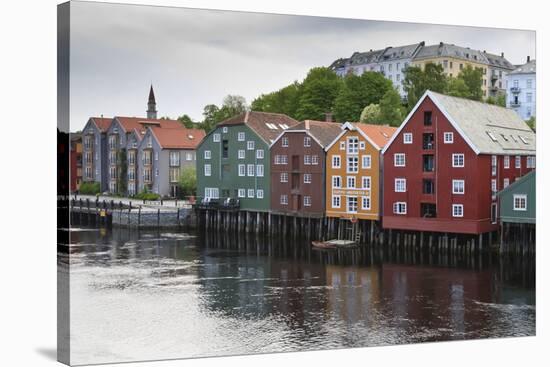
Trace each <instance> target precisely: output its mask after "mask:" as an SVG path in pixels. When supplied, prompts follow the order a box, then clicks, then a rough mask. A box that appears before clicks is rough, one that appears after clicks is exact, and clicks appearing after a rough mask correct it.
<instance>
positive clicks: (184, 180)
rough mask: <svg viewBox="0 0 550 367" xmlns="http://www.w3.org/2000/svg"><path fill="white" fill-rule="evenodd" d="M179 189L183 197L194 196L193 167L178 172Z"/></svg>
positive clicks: (195, 177)
mask: <svg viewBox="0 0 550 367" xmlns="http://www.w3.org/2000/svg"><path fill="white" fill-rule="evenodd" d="M179 187H180V189H181V193H182V194H183V195H184V196H191V195H195V194H196V192H197V170H196V169H195V167H185V168H183V169H182V170H181V171H180V179H179Z"/></svg>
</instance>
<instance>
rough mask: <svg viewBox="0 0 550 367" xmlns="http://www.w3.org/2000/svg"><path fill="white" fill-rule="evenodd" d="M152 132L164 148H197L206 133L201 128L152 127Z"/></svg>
mask: <svg viewBox="0 0 550 367" xmlns="http://www.w3.org/2000/svg"><path fill="white" fill-rule="evenodd" d="M151 132H152V133H153V135H154V136H155V138H156V139H157V141H158V142H159V144H160V146H161V147H162V148H163V149H196V148H197V146H198V145H199V143H200V142H201V141H202V139H203V138H204V136H205V135H206V133H205V132H204V130H201V129H187V128H185V127H182V126H181V124H180V127H179V128H178V129H170V128H168V129H167V128H165V127H152V128H151Z"/></svg>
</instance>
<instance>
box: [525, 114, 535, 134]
mask: <svg viewBox="0 0 550 367" xmlns="http://www.w3.org/2000/svg"><path fill="white" fill-rule="evenodd" d="M525 122H526V123H527V125H529V127H530V128H531V130H533V131H537V118H536V117H535V116H531V118H530V119H529V120H527V121H525Z"/></svg>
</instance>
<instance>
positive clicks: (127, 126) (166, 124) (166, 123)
mask: <svg viewBox="0 0 550 367" xmlns="http://www.w3.org/2000/svg"><path fill="white" fill-rule="evenodd" d="M115 120H117V121H118V122H119V123H120V126H122V128H123V129H124V130H125V132H130V131H131V130H134V129H136V130H138V131H140V132H141V131H145V129H146V128H147V127H148V126H158V127H162V128H163V129H179V128H182V127H183V125H182V123H181V122H179V121H177V120H168V119H148V118H145V117H126V116H115Z"/></svg>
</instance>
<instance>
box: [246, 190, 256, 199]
mask: <svg viewBox="0 0 550 367" xmlns="http://www.w3.org/2000/svg"><path fill="white" fill-rule="evenodd" d="M254 191H255V190H254V189H248V194H247V195H246V197H247V198H249V199H254Z"/></svg>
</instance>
